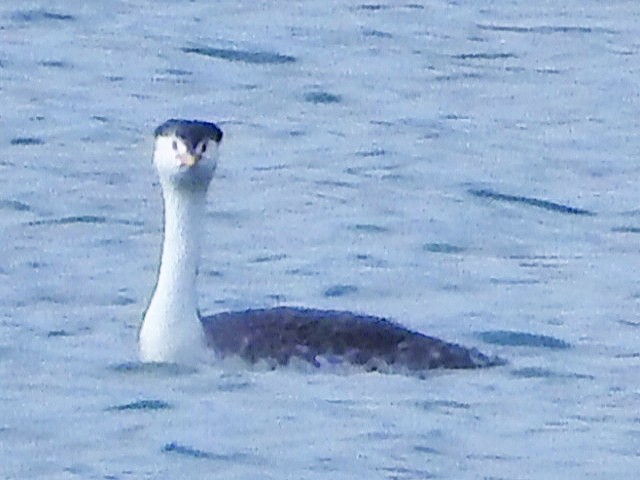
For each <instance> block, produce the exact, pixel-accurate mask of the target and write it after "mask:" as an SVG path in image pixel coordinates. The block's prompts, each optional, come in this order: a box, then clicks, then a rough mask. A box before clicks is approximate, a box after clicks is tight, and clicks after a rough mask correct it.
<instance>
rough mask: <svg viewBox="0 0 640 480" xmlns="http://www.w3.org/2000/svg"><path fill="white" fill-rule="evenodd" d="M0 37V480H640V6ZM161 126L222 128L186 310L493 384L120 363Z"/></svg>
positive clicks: (129, 355)
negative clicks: (389, 325)
mask: <svg viewBox="0 0 640 480" xmlns="http://www.w3.org/2000/svg"><path fill="white" fill-rule="evenodd" d="M0 33H1V36H2V42H1V43H0V78H1V81H0V93H1V94H2V98H3V107H2V111H1V113H0V115H1V117H0V125H2V129H0V144H1V145H2V146H3V155H2V157H1V159H0V169H1V172H2V174H1V175H0V182H1V186H2V188H1V192H2V193H1V194H0V211H1V216H0V229H1V232H2V241H3V255H2V258H1V259H0V278H1V279H2V281H1V282H0V301H1V302H2V307H3V308H2V313H1V317H0V383H1V385H2V386H1V388H0V398H1V403H0V405H1V410H0V477H2V478H21V479H22V478H47V479H56V478H65V479H67V478H83V479H85V478H94V479H126V478H187V477H188V478H211V477H222V478H257V477H259V478H267V479H269V478H273V479H276V478H277V479H282V478H292V479H294V478H309V479H313V478H327V477H335V478H345V479H349V478H354V479H355V478H358V479H359V478H363V477H369V478H389V479H418V478H420V479H422V478H469V479H475V478H500V479H522V478H594V479H605V478H607V479H609V478H621V479H622V478H635V477H636V475H637V470H638V467H639V466H640V458H639V457H640V420H639V418H640V417H639V416H638V405H640V390H639V387H638V385H639V381H638V380H639V376H638V373H637V372H638V367H639V366H640V351H639V350H638V348H639V347H638V344H639V342H638V339H639V336H640V321H639V315H638V314H639V313H640V284H639V280H638V278H639V271H638V270H639V266H640V258H639V256H640V250H639V248H638V241H639V240H640V236H639V232H640V210H639V207H638V205H639V203H640V202H639V196H638V188H637V179H638V178H639V174H640V167H639V166H638V165H640V164H639V163H638V161H637V159H638V154H639V151H640V148H639V147H638V142H637V141H636V139H637V138H638V127H639V120H638V118H639V116H638V111H640V108H639V107H640V95H639V91H638V74H639V73H640V72H639V70H640V68H639V67H640V62H639V54H640V41H638V39H639V38H640V9H639V8H638V6H637V4H636V2H633V1H626V2H625V1H619V2H614V3H613V4H611V5H606V6H605V5H603V4H602V2H596V1H586V2H585V1H582V2H571V1H569V2H561V3H560V4H557V2H546V3H542V4H540V3H531V4H527V3H525V2H507V1H500V0H497V1H494V2H484V4H483V5H480V4H478V2H441V1H429V2H413V3H398V2H381V3H370V4H364V3H363V4H359V3H357V2H337V1H335V2H325V1H322V2H321V1H315V2H312V1H308V2H303V3H295V4H294V3H287V2H263V3H256V2H237V1H234V2H224V1H223V2H215V3H212V2H205V1H195V2H190V3H180V4H179V5H178V4H176V3H175V2H165V1H157V2H155V3H152V2H149V1H142V0H140V1H137V2H117V1H113V2H104V3H101V4H98V3H96V4H95V5H90V6H80V5H79V4H78V5H74V4H72V3H69V2H44V1H41V2H37V1H34V2H3V3H2V5H0ZM169 117H189V118H202V119H207V120H214V121H217V122H219V123H220V125H221V127H222V128H223V130H224V131H225V139H224V143H223V149H222V158H221V163H220V168H219V174H218V176H217V178H216V179H215V180H214V183H213V186H212V192H211V198H210V205H209V214H208V218H206V219H205V221H206V225H207V237H206V241H205V248H204V258H203V265H202V268H201V279H200V280H201V282H200V284H201V293H200V296H201V305H202V306H203V310H204V312H205V313H206V312H213V311H219V310H223V309H232V308H245V307H257V306H274V305H280V304H294V305H303V306H313V307H325V308H341V309H353V310H357V311H363V312H368V313H374V314H379V315H385V316H390V317H392V318H395V319H398V320H400V321H402V322H403V323H404V324H406V325H408V326H410V327H413V328H417V329H420V330H421V331H425V332H428V333H430V334H433V335H437V336H440V337H442V338H445V339H448V340H452V341H458V342H461V343H464V344H466V345H470V346H477V347H479V348H480V349H482V350H483V351H487V352H490V353H495V354H499V355H501V356H502V357H504V358H506V359H507V360H508V361H509V364H508V365H507V366H505V367H500V368H496V369H490V370H484V371H472V372H436V373H433V375H430V376H429V377H428V378H427V379H424V380H421V379H417V378H413V377H403V376H387V375H378V374H364V373H358V372H351V373H348V374H329V373H325V372H308V371H306V370H305V369H304V368H290V369H285V370H280V371H275V372H268V371H262V370H261V369H256V370H247V369H246V368H245V367H244V366H242V365H239V364H234V363H233V362H230V363H229V364H224V365H207V366H202V367H201V368H198V369H195V370H194V369H188V368H181V367H167V366H144V365H140V364H139V363H137V361H136V331H137V328H138V325H139V322H140V318H141V312H142V311H143V310H144V308H145V305H146V302H147V301H148V299H149V296H150V294H151V288H152V286H153V282H154V276H155V274H156V268H157V260H158V256H159V243H160V239H161V238H160V235H161V221H162V218H161V210H160V208H161V206H160V197H159V188H158V185H157V182H156V180H155V176H154V173H153V171H152V167H151V162H150V155H151V146H152V139H151V132H152V131H153V128H154V127H155V126H156V125H157V124H159V123H160V122H162V121H164V120H165V119H166V118H169Z"/></svg>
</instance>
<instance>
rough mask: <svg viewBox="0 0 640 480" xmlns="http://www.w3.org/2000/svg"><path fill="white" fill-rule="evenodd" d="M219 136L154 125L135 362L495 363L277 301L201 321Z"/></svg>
mask: <svg viewBox="0 0 640 480" xmlns="http://www.w3.org/2000/svg"><path fill="white" fill-rule="evenodd" d="M221 140H222V131H221V130H220V128H218V126H217V125H215V124H214V123H210V122H203V121H195V120H176V119H172V120H168V121H167V122H165V123H163V124H162V125H160V126H159V127H158V128H156V130H155V150H154V153H153V163H154V165H155V167H156V169H157V171H158V175H159V177H160V185H161V186H162V196H163V199H164V241H163V245H162V256H161V263H160V270H159V273H158V281H157V284H156V287H155V291H154V293H153V296H152V298H151V302H150V303H149V307H148V309H147V311H146V312H145V314H144V319H143V323H142V327H141V329H140V338H139V340H140V358H141V360H142V361H144V362H190V361H193V360H202V359H205V358H206V354H207V352H209V350H213V352H214V354H215V355H217V356H219V357H227V356H234V355H235V356H239V357H241V358H243V359H245V360H247V361H248V362H250V363H255V362H257V361H263V360H264V361H266V362H267V363H268V364H269V365H272V366H274V367H275V366H277V365H286V364H288V363H289V362H290V361H291V360H292V359H301V360H303V361H306V362H309V363H310V364H312V365H316V366H320V365H322V364H326V363H330V364H333V363H340V364H353V365H359V366H361V367H363V368H364V369H365V370H379V371H388V372H421V371H426V370H429V369H432V368H478V367H484V366H491V365H495V364H497V363H498V361H497V359H495V358H492V357H488V356H486V355H484V354H482V353H480V352H479V351H478V350H476V349H475V348H471V349H468V348H465V347H462V346H460V345H456V344H453V343H448V342H445V341H443V340H440V339H437V338H433V337H429V336H426V335H423V334H422V333H419V332H416V331H412V330H409V329H407V328H405V327H403V326H401V325H399V324H397V323H394V322H392V321H389V320H387V319H384V318H380V317H375V316H371V315H361V314H357V313H352V312H347V311H335V310H318V309H310V308H298V307H276V308H268V309H252V310H245V311H238V312H223V313H218V314H215V315H212V316H208V317H204V318H201V317H200V315H199V313H198V305H197V293H196V276H197V269H198V259H199V250H200V240H201V225H202V222H203V221H204V219H205V208H206V195H207V190H208V187H209V183H210V182H211V179H212V178H213V175H214V172H215V169H216V164H217V161H218V146H219V144H220V142H221ZM210 355H211V353H210Z"/></svg>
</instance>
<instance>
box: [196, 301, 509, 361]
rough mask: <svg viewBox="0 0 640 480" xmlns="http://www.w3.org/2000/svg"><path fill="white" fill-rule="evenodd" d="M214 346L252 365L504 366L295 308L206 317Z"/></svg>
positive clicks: (381, 322)
mask: <svg viewBox="0 0 640 480" xmlns="http://www.w3.org/2000/svg"><path fill="white" fill-rule="evenodd" d="M202 323H203V326H204V330H205V332H206V336H207V343H208V345H209V347H210V348H213V349H214V351H215V352H216V353H217V354H218V355H220V356H222V357H226V356H230V355H237V356H240V357H242V358H244V359H245V360H247V361H248V362H250V363H255V362H257V361H260V360H266V361H267V362H270V363H271V364H272V365H273V366H275V365H286V364H288V363H289V362H290V361H291V360H292V359H294V358H298V359H301V360H305V361H307V362H309V363H311V364H313V365H315V366H320V365H321V364H322V363H323V362H330V363H347V364H354V365H359V366H362V367H364V368H365V370H368V371H377V370H379V371H389V372H401V371H408V372H414V373H415V372H423V371H426V370H429V369H433V368H479V367H487V366H493V365H498V364H500V363H501V362H500V361H499V360H498V359H496V358H491V357H488V356H486V355H484V354H482V353H480V352H479V351H478V350H476V349H467V348H465V347H462V346H460V345H456V344H452V343H447V342H444V341H442V340H440V339H437V338H433V337H428V336H426V335H423V334H421V333H418V332H415V331H412V330H409V329H407V328H405V327H403V326H401V325H398V324H396V323H393V322H390V321H389V320H386V319H383V318H380V317H375V316H371V315H358V314H355V313H352V312H341V311H334V310H316V309H307V308H295V307H277V308H271V309H256V310H245V311H239V312H223V313H218V314H215V315H212V316H209V317H205V318H203V319H202Z"/></svg>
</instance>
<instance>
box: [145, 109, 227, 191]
mask: <svg viewBox="0 0 640 480" xmlns="http://www.w3.org/2000/svg"><path fill="white" fill-rule="evenodd" d="M155 137H156V141H155V148H154V151H153V164H154V165H155V167H156V169H157V171H158V175H159V176H160V182H161V183H162V185H163V187H165V186H172V187H174V188H177V189H179V190H190V191H197V190H205V191H206V190H207V187H208V186H209V182H210V181H211V179H212V178H213V174H214V172H215V170H216V165H217V163H218V146H219V144H220V141H221V140H222V130H220V128H218V126H217V125H216V124H214V123H210V122H202V121H198V120H177V119H171V120H167V121H166V122H165V123H163V124H162V125H160V126H159V127H158V128H156V130H155Z"/></svg>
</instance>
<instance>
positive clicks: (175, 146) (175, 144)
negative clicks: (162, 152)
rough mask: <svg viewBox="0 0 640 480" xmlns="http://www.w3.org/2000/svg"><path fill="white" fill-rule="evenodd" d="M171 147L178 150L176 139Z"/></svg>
mask: <svg viewBox="0 0 640 480" xmlns="http://www.w3.org/2000/svg"><path fill="white" fill-rule="evenodd" d="M171 148H173V151H174V152H177V151H178V142H176V141H175V140H174V141H173V142H172V143H171Z"/></svg>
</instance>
